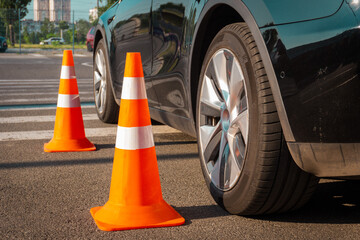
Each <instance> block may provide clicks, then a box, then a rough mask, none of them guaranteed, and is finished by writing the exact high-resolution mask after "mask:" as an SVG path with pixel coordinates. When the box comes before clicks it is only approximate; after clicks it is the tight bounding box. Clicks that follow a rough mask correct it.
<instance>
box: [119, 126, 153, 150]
mask: <svg viewBox="0 0 360 240" xmlns="http://www.w3.org/2000/svg"><path fill="white" fill-rule="evenodd" d="M153 146H155V145H154V139H153V135H152V127H151V125H149V126H145V127H120V126H118V128H117V135H116V145H115V147H116V148H119V149H124V150H136V149H144V148H150V147H153Z"/></svg>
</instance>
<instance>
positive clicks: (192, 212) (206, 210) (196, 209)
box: [172, 205, 230, 225]
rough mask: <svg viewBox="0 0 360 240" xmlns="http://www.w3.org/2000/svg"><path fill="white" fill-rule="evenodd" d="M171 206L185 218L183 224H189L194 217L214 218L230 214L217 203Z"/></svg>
mask: <svg viewBox="0 0 360 240" xmlns="http://www.w3.org/2000/svg"><path fill="white" fill-rule="evenodd" d="M172 207H173V208H174V209H175V210H176V211H177V212H178V213H180V215H181V216H183V217H184V218H185V225H188V224H191V220H194V219H206V218H216V217H223V216H229V215H230V214H229V213H228V212H226V211H225V210H224V209H222V208H221V207H220V206H218V205H206V206H191V207H174V206H172Z"/></svg>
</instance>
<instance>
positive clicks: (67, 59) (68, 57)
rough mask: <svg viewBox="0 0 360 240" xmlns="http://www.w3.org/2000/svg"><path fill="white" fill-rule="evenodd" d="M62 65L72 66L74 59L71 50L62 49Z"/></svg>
mask: <svg viewBox="0 0 360 240" xmlns="http://www.w3.org/2000/svg"><path fill="white" fill-rule="evenodd" d="M62 65H63V66H74V59H73V54H72V51H71V50H64V53H63V61H62Z"/></svg>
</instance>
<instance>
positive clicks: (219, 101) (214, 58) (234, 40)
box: [196, 23, 318, 215]
mask: <svg viewBox="0 0 360 240" xmlns="http://www.w3.org/2000/svg"><path fill="white" fill-rule="evenodd" d="M196 125H197V135H198V146H199V155H200V162H201V167H202V171H203V175H204V178H205V181H206V183H207V186H208V188H209V190H210V192H211V195H212V197H213V198H214V200H215V201H216V202H217V203H218V204H219V205H220V206H222V207H223V208H224V209H225V210H227V211H228V212H230V213H232V214H239V215H258V214H269V213H275V212H285V211H290V210H294V209H297V208H299V207H301V206H302V205H303V204H305V203H306V202H307V201H308V200H309V199H310V197H311V195H312V193H313V192H314V190H315V189H316V185H317V183H318V179H317V178H316V177H314V176H313V175H311V174H309V173H306V172H304V171H302V170H301V169H300V168H299V167H298V166H297V165H296V164H295V163H294V161H293V159H292V157H291V155H290V153H289V151H288V149H287V144H286V142H285V140H284V137H283V134H282V130H281V125H280V122H279V117H278V114H277V111H276V106H275V103H274V99H273V96H272V92H271V88H270V85H269V81H268V79H267V75H266V71H265V69H264V66H263V63H262V60H261V57H260V54H259V51H258V48H257V45H256V43H255V41H254V38H253V36H252V34H251V32H250V30H249V28H248V27H247V25H246V24H245V23H235V24H231V25H228V26H226V27H224V28H223V29H222V30H221V31H220V32H219V33H218V34H217V35H216V36H215V38H214V39H213V41H212V43H211V45H210V46H209V48H208V50H207V53H206V55H205V58H204V61H203V65H202V70H201V73H200V79H199V88H198V94H197V119H196ZM219 156H220V157H219Z"/></svg>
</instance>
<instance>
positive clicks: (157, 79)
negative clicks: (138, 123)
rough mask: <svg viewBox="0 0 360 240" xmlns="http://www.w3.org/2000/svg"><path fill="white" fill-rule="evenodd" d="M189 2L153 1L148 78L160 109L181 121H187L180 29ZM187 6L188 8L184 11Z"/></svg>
mask: <svg viewBox="0 0 360 240" xmlns="http://www.w3.org/2000/svg"><path fill="white" fill-rule="evenodd" d="M194 2H195V1H192V0H186V1H184V0H183V1H181V0H172V1H169V0H153V7H152V9H153V12H152V24H153V29H152V31H153V42H152V48H153V66H152V72H151V75H152V77H153V84H154V88H155V90H156V94H157V96H158V99H159V103H160V108H161V109H162V110H164V111H167V112H171V113H174V114H176V115H179V116H182V117H189V110H188V109H189V108H188V101H187V99H188V97H189V95H190V94H189V93H188V92H187V91H186V90H185V89H186V88H185V85H184V76H186V74H187V73H186V72H184V71H186V70H185V69H186V65H187V60H186V57H185V56H186V51H187V50H186V47H185V44H184V31H185V30H184V29H185V26H186V23H187V19H188V18H187V17H186V11H187V10H189V9H190V7H191V6H192V4H193V3H194ZM188 6H190V7H188Z"/></svg>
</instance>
